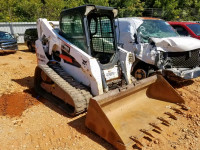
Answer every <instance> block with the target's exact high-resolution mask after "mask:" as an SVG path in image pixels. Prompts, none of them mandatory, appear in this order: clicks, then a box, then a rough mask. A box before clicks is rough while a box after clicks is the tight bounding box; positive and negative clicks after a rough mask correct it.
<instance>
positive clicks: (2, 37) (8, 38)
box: [0, 32, 13, 40]
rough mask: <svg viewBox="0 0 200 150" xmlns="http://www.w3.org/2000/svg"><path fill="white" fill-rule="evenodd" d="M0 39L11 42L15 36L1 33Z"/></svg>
mask: <svg viewBox="0 0 200 150" xmlns="http://www.w3.org/2000/svg"><path fill="white" fill-rule="evenodd" d="M0 39H3V40H10V39H13V36H12V35H11V34H10V33H6V32H0Z"/></svg>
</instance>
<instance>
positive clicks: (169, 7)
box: [0, 0, 200, 22]
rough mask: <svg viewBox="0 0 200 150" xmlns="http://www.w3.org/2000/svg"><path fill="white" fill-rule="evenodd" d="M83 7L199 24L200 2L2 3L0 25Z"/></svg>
mask: <svg viewBox="0 0 200 150" xmlns="http://www.w3.org/2000/svg"><path fill="white" fill-rule="evenodd" d="M85 4H95V5H101V6H110V7H117V8H118V9H119V17H133V16H137V17H139V16H151V17H159V18H163V19H165V20H174V21H190V20H192V21H199V20H200V1H199V0H1V1H0V5H1V7H0V22H32V21H33V22H34V21H36V20H37V19H38V18H47V19H48V20H59V15H60V12H61V11H62V10H63V9H68V8H73V7H77V6H81V5H85Z"/></svg>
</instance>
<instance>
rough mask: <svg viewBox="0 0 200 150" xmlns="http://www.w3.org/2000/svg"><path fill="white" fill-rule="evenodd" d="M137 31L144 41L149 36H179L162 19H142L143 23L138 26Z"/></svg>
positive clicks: (146, 40)
mask: <svg viewBox="0 0 200 150" xmlns="http://www.w3.org/2000/svg"><path fill="white" fill-rule="evenodd" d="M138 33H140V35H141V38H142V40H143V42H145V43H147V42H148V39H149V38H151V37H154V38H167V37H177V36H179V35H178V33H177V32H176V31H175V30H174V29H173V27H172V26H170V25H169V24H168V23H167V22H165V21H163V20H143V23H142V24H141V25H140V27H139V28H138Z"/></svg>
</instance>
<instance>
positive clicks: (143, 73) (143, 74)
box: [133, 68, 147, 80]
mask: <svg viewBox="0 0 200 150" xmlns="http://www.w3.org/2000/svg"><path fill="white" fill-rule="evenodd" d="M133 75H134V77H135V78H136V79H137V80H142V79H144V78H146V77H147V71H146V70H145V69H141V68H138V69H136V70H135V72H134V74H133Z"/></svg>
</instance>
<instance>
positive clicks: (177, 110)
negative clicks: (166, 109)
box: [171, 107, 184, 115]
mask: <svg viewBox="0 0 200 150" xmlns="http://www.w3.org/2000/svg"><path fill="white" fill-rule="evenodd" d="M171 109H172V110H174V111H175V112H176V113H177V114H181V115H183V114H184V113H183V112H182V111H181V110H179V109H177V108H174V107H171Z"/></svg>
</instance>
